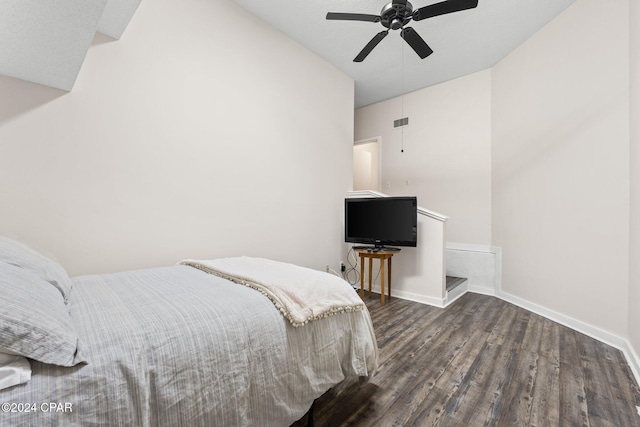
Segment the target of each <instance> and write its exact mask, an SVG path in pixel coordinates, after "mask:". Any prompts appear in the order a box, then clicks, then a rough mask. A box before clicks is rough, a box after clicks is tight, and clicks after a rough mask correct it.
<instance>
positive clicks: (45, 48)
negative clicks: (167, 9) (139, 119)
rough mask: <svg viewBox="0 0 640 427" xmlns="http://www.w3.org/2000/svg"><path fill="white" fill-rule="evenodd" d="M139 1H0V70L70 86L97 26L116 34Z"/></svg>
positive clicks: (121, 31) (67, 87)
mask: <svg viewBox="0 0 640 427" xmlns="http://www.w3.org/2000/svg"><path fill="white" fill-rule="evenodd" d="M139 3H140V0H56V1H42V0H0V74H4V75H7V76H10V77H15V78H18V79H22V80H27V81H30V82H34V83H39V84H42V85H46V86H51V87H54V88H56V89H62V90H66V91H69V90H71V88H72V87H73V84H74V83H75V81H76V78H77V76H78V73H79V72H80V68H81V66H82V63H83V61H84V58H85V56H86V54H87V49H89V46H90V45H91V42H92V40H93V38H94V37H95V35H96V31H100V32H101V33H103V34H106V35H108V36H109V37H111V38H113V39H119V38H120V36H121V35H122V33H123V31H124V30H125V28H126V27H127V25H128V24H129V21H130V20H131V18H132V16H133V14H134V12H135V11H136V8H137V7H138V4H139Z"/></svg>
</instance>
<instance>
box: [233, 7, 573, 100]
mask: <svg viewBox="0 0 640 427" xmlns="http://www.w3.org/2000/svg"><path fill="white" fill-rule="evenodd" d="M235 1H236V3H239V4H240V5H241V6H242V7H244V8H245V9H246V10H247V11H249V12H250V13H252V14H254V15H256V16H258V17H259V18H261V19H262V20H264V21H266V22H268V23H269V24H271V25H272V26H274V27H276V28H278V29H279V30H280V31H282V32H283V33H285V34H287V35H288V36H289V37H291V38H292V39H294V40H296V41H298V42H299V43H300V44H302V45H304V46H306V47H307V48H308V49H310V50H311V51H313V52H315V53H316V54H318V55H319V56H321V57H322V58H324V59H325V60H327V61H328V62H330V63H331V64H333V65H334V66H336V67H337V68H339V69H340V70H342V71H344V72H345V73H346V74H348V75H349V76H351V77H352V78H353V79H354V80H355V84H356V94H355V104H356V107H361V106H365V105H368V104H372V103H375V102H378V101H382V100H385V99H389V98H392V97H395V96H398V95H400V94H402V93H407V92H411V91H414V90H417V89H421V88H424V87H427V86H431V85H434V84H437V83H440V82H443V81H446V80H450V79H453V78H456V77H460V76H463V75H466V74H470V73H473V72H476V71H480V70H483V69H487V68H490V67H492V66H493V65H495V64H496V63H497V62H498V61H500V60H501V59H502V58H504V57H505V56H506V55H507V54H509V52H511V51H512V50H513V49H514V48H516V47H517V46H518V45H520V44H521V43H523V42H524V41H525V40H526V39H528V38H529V37H530V36H531V35H532V34H534V33H535V32H536V31H538V30H539V29H540V28H542V27H543V26H544V25H545V24H547V23H548V22H549V21H551V20H552V19H553V18H554V17H556V16H557V15H558V14H560V13H561V12H562V11H563V10H564V9H566V8H567V7H568V6H569V5H571V4H572V3H573V2H574V1H575V0H479V2H478V6H477V8H475V9H471V10H466V11H462V12H456V13H451V14H447V15H442V16H438V17H434V18H429V19H425V20H422V21H418V22H411V23H410V24H409V25H410V26H411V27H413V28H414V29H415V30H416V31H417V32H418V33H419V34H420V35H421V36H422V38H424V40H425V41H426V42H427V44H428V45H429V46H430V47H431V48H432V49H433V50H434V53H433V54H432V55H431V56H428V57H427V58H425V59H420V58H419V57H418V56H417V55H416V54H415V52H414V51H413V50H412V49H411V48H410V47H409V46H408V45H407V44H406V43H405V42H404V40H403V39H402V38H401V37H400V34H399V31H391V32H390V34H389V36H388V37H386V38H385V39H384V40H382V42H381V43H380V44H379V45H378V46H377V47H376V48H375V49H374V50H373V52H372V53H371V54H370V55H369V56H368V57H367V58H366V59H365V60H364V62H362V63H355V62H353V58H355V56H356V55H357V54H358V53H359V52H360V50H362V48H363V47H364V46H365V45H366V44H367V43H368V42H369V40H371V38H372V37H373V36H374V35H375V34H376V33H378V32H380V31H382V30H384V28H383V27H382V26H381V24H379V23H372V22H357V21H327V20H326V19H325V17H326V15H327V12H350V13H365V14H373V15H378V14H380V11H381V10H382V7H383V6H384V5H385V4H387V3H389V0H375V1H371V0H352V1H349V2H345V1H343V0H305V1H300V0H269V1H265V0H235ZM411 3H412V5H413V7H414V10H415V9H417V8H420V7H423V6H427V5H429V4H433V3H437V1H433V0H412V2H411Z"/></svg>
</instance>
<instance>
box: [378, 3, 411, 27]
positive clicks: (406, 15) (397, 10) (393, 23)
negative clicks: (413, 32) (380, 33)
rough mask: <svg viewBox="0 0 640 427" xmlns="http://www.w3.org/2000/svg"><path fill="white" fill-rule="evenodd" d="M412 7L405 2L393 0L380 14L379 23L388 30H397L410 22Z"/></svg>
mask: <svg viewBox="0 0 640 427" xmlns="http://www.w3.org/2000/svg"><path fill="white" fill-rule="evenodd" d="M412 14H413V6H412V5H411V3H409V2H408V1H407V0H394V1H392V2H391V3H389V4H387V5H385V6H384V7H383V8H382V11H381V12H380V17H381V18H382V20H381V21H380V23H381V24H382V25H384V26H385V27H386V28H389V29H390V30H398V29H400V28H402V27H404V26H405V25H407V24H408V23H409V21H411V15H412Z"/></svg>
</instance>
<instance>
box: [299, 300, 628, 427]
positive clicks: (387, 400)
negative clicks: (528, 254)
mask: <svg viewBox="0 0 640 427" xmlns="http://www.w3.org/2000/svg"><path fill="white" fill-rule="evenodd" d="M366 303H367V307H368V308H369V311H370V312H371V317H372V319H373V324H374V327H375V331H376V336H377V339H378V346H379V349H380V356H379V369H378V371H377V372H376V374H375V376H374V377H373V379H372V380H371V381H370V382H369V383H368V384H366V385H365V386H356V387H352V388H351V389H347V390H346V391H345V392H344V393H342V394H340V395H339V396H337V397H336V396H334V395H333V394H332V393H331V392H328V393H326V394H325V395H324V396H322V397H321V398H320V399H318V401H317V402H316V405H315V416H314V421H315V426H316V427H325V426H327V427H328V426H331V427H334V426H431V425H440V426H465V427H466V426H562V427H564V426H615V427H622V426H640V416H639V415H638V413H637V409H636V406H640V390H639V389H638V384H637V383H636V381H635V379H634V377H633V374H632V373H631V369H630V368H629V366H628V364H627V362H626V360H625V358H624V355H623V354H622V353H621V352H620V351H619V350H616V349H614V348H612V347H610V346H608V345H606V344H603V343H601V342H600V341H596V340H594V339H592V338H589V337H587V336H585V335H583V334H580V333H578V332H576V331H574V330H572V329H569V328H567V327H564V326H562V325H560V324H558V323H555V322H552V321H550V320H548V319H546V318H544V317H541V316H539V315H536V314H534V313H531V312H529V311H527V310H524V309H522V308H519V307H517V306H514V305H512V304H509V303H507V302H505V301H502V300H500V299H498V298H495V297H489V296H484V295H478V294H473V293H467V294H466V295H464V296H462V297H461V298H460V299H458V300H457V301H456V302H455V303H453V304H452V305H451V306H449V307H448V308H446V309H444V310H443V309H439V308H435V307H430V306H427V305H423V304H418V303H414V302H410V301H405V300H401V299H398V298H393V299H392V300H391V301H388V302H387V304H386V305H385V306H384V307H381V306H380V297H379V295H374V296H373V297H372V298H367V300H366ZM306 421H307V420H306V416H305V417H304V418H303V419H301V420H300V421H298V422H297V423H295V424H294V426H296V427H300V426H304V425H306Z"/></svg>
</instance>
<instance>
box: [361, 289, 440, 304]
mask: <svg viewBox="0 0 640 427" xmlns="http://www.w3.org/2000/svg"><path fill="white" fill-rule="evenodd" d="M371 291H372V292H375V293H376V294H380V286H377V287H376V286H375V285H374V286H372V287H371ZM364 292H365V295H366V294H367V293H368V292H369V291H368V290H367V288H366V287H365V289H364ZM358 295H360V288H358ZM386 296H387V294H386V293H385V297H386ZM391 297H392V298H400V299H405V300H407V301H413V302H419V303H421V304H427V305H432V306H434V307H438V308H444V307H445V299H444V298H434V297H429V296H426V295H420V294H416V293H413V292H406V291H401V290H395V289H393V290H392V292H391Z"/></svg>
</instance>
